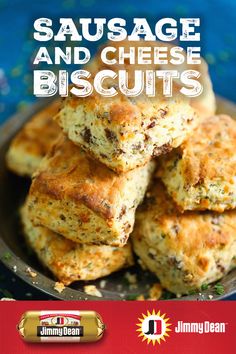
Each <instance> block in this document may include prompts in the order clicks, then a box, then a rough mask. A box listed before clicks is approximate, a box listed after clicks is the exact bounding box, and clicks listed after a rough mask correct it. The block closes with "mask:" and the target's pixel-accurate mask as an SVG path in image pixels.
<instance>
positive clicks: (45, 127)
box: [6, 100, 61, 177]
mask: <svg viewBox="0 0 236 354" xmlns="http://www.w3.org/2000/svg"><path fill="white" fill-rule="evenodd" d="M60 104H61V103H60V101H59V100H57V101H54V102H52V103H51V104H50V105H49V106H47V107H46V108H44V109H42V110H41V111H40V112H38V113H36V114H35V115H34V116H33V117H32V118H31V119H30V121H29V122H27V123H26V124H25V125H24V127H23V128H22V129H21V130H20V131H19V133H18V134H17V135H16V136H15V138H14V139H13V140H12V142H11V145H10V147H9V150H8V152H7V156H6V162H7V166H8V168H9V169H10V170H11V171H13V172H14V173H16V174H18V175H20V176H28V177H31V176H32V174H33V173H34V171H35V170H36V169H37V168H38V166H39V164H40V162H41V160H42V158H43V157H44V156H45V154H46V153H47V152H48V150H49V148H50V146H51V144H52V142H53V141H54V140H55V139H56V138H57V137H58V135H59V133H60V131H61V129H60V127H59V126H58V125H57V124H56V123H55V122H54V121H53V119H52V117H53V116H54V115H55V114H57V113H58V110H59V108H60Z"/></svg>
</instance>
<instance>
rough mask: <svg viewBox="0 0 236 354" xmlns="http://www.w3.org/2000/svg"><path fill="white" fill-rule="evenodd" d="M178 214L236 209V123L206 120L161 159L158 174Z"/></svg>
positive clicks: (222, 117)
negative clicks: (184, 211) (176, 147)
mask: <svg viewBox="0 0 236 354" xmlns="http://www.w3.org/2000/svg"><path fill="white" fill-rule="evenodd" d="M158 175H159V176H160V177H161V179H162V181H163V182H164V184H165V185H166V187H167V190H168V193H169V194H170V195H171V196H172V198H173V199H174V200H175V202H176V204H177V205H178V206H179V208H180V209H181V210H206V209H208V210H215V211H218V212H222V211H224V210H227V209H234V208H235V207H236V122H235V121H234V120H233V119H231V118H230V117H229V116H225V115H220V116H213V117H210V118H207V119H205V120H204V121H203V122H202V123H201V125H200V126H199V127H198V129H197V130H196V132H195V133H194V134H193V136H192V137H191V138H190V139H188V140H187V141H186V142H185V143H183V144H182V145H181V146H180V147H179V148H178V149H177V150H175V151H173V152H172V153H170V154H169V155H166V156H165V157H164V158H163V159H162V167H161V169H160V170H159V172H158Z"/></svg>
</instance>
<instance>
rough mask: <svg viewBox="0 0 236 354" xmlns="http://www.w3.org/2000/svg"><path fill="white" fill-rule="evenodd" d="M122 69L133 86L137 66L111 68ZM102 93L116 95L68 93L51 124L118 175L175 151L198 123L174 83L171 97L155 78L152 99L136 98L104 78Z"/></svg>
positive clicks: (144, 95)
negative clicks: (54, 123) (79, 95)
mask: <svg viewBox="0 0 236 354" xmlns="http://www.w3.org/2000/svg"><path fill="white" fill-rule="evenodd" d="M98 58H99V57H98ZM99 63H100V62H99V59H98V63H96V58H95V61H94V62H93V63H91V65H90V66H88V69H90V68H91V71H92V75H91V78H90V79H89V80H88V81H90V83H91V85H92V81H93V78H94V74H95V72H96V68H97V67H98V68H99V69H100V70H101V69H103V66H100V64H99ZM104 68H105V67H104ZM122 68H123V69H126V71H127V73H128V76H129V83H130V86H131V87H133V86H134V84H135V83H134V81H135V80H134V77H135V76H134V72H135V68H136V67H132V65H120V66H119V65H116V66H113V65H112V66H111V67H110V69H112V70H113V71H114V70H115V71H117V70H118V69H122ZM147 68H149V66H148V67H147V66H146V69H147ZM152 69H153V68H152ZM103 88H105V89H111V88H113V90H114V88H115V89H117V95H115V96H114V97H104V96H102V95H100V94H99V93H97V92H96V91H95V90H94V91H93V93H92V94H91V95H89V96H88V97H77V96H75V95H73V94H71V95H70V96H69V97H67V98H66V99H65V100H64V104H63V105H62V107H61V110H60V111H59V113H58V114H57V115H56V116H55V120H56V121H57V122H58V124H59V125H60V126H61V128H62V129H63V131H64V132H65V133H66V135H67V136H68V138H69V139H70V140H72V141H73V142H74V143H75V144H77V145H79V146H81V147H82V148H83V149H84V150H85V151H86V152H89V153H90V154H91V155H93V156H94V157H95V158H96V159H97V160H99V161H101V162H102V163H104V164H105V165H107V166H108V167H109V168H111V169H113V170H114V171H116V172H127V171H129V170H131V169H134V168H136V167H138V166H142V165H144V164H145V163H147V162H148V161H149V160H150V159H151V157H152V156H158V155H160V154H162V153H165V152H167V151H170V150H171V149H172V148H176V147H178V146H179V145H180V144H181V143H182V142H183V141H184V140H185V139H186V138H187V137H188V136H189V135H190V134H191V133H192V130H193V128H194V127H195V126H196V125H197V124H198V119H197V117H196V113H195V110H194V109H193V108H192V107H191V105H190V100H189V98H186V97H184V96H183V95H181V94H179V93H178V91H179V87H178V86H177V85H175V84H174V83H173V97H170V98H167V97H164V95H163V93H162V92H163V83H162V80H160V79H156V93H155V96H154V97H148V96H147V95H146V93H141V94H140V95H139V96H137V97H129V96H127V95H123V94H122V93H121V92H120V90H119V89H118V88H117V79H110V78H106V80H104V81H103ZM177 88H178V90H177ZM175 91H176V92H175Z"/></svg>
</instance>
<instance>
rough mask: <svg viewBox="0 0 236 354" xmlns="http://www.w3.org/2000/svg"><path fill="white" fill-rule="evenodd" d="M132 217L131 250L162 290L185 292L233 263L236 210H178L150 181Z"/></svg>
mask: <svg viewBox="0 0 236 354" xmlns="http://www.w3.org/2000/svg"><path fill="white" fill-rule="evenodd" d="M136 215H137V216H136V223H135V228H134V232H133V234H132V241H133V246H134V251H135V253H136V254H137V255H138V256H139V257H140V259H141V263H142V264H143V265H144V266H146V267H147V268H148V269H149V270H151V271H152V272H154V273H155V274H156V275H157V276H158V278H159V279H160V282H161V284H162V285H163V286H164V287H165V288H166V289H168V290H170V291H172V292H174V293H176V294H187V293H188V292H189V291H191V290H196V289H199V288H200V287H201V285H202V284H208V283H211V282H214V281H216V280H218V279H220V278H221V277H222V276H224V275H225V274H226V273H227V272H228V271H229V270H230V269H232V268H233V267H235V266H236V211H228V212H225V213H223V214H218V213H213V212H185V213H184V214H181V213H179V212H178V210H177V209H176V206H175V205H174V203H173V201H172V200H171V198H170V197H168V195H167V193H166V191H165V187H164V186H163V185H162V184H161V183H159V182H158V181H155V183H154V184H153V186H152V188H151V189H150V191H149V192H148V193H147V198H146V199H145V201H144V204H143V205H142V206H141V207H140V209H139V210H138V211H137V214H136Z"/></svg>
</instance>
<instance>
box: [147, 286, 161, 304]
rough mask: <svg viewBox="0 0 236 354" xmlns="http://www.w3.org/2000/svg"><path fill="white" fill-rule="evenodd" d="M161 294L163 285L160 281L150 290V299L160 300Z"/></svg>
mask: <svg viewBox="0 0 236 354" xmlns="http://www.w3.org/2000/svg"><path fill="white" fill-rule="evenodd" d="M161 295H162V286H161V284H159V283H155V284H153V286H152V287H151V288H150V290H149V299H148V300H159V299H160V297H161Z"/></svg>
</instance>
